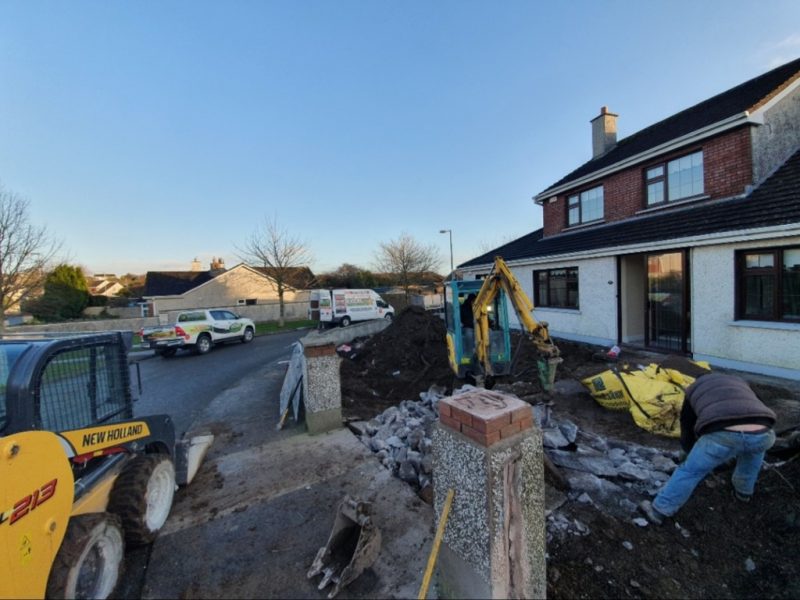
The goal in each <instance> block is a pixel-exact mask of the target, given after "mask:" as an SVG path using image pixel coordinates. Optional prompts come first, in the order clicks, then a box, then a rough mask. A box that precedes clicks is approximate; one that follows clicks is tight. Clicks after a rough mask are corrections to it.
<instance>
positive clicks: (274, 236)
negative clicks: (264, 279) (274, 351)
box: [238, 217, 311, 327]
mask: <svg viewBox="0 0 800 600" xmlns="http://www.w3.org/2000/svg"><path fill="white" fill-rule="evenodd" d="M238 250H239V253H240V255H239V256H240V258H241V259H242V260H243V261H245V262H249V263H251V264H252V263H255V264H257V265H259V266H260V267H262V268H263V269H264V272H265V274H266V275H267V276H268V277H269V278H270V279H272V280H273V281H274V282H275V287H276V288H277V290H278V303H279V305H280V318H279V325H280V326H281V327H283V325H284V323H285V316H284V315H285V312H286V311H285V306H284V300H283V297H284V294H285V293H286V290H287V289H288V288H290V287H292V286H291V282H292V281H293V277H294V275H295V274H296V273H297V271H298V270H299V269H300V268H301V267H305V266H307V265H308V263H309V262H310V261H311V252H310V251H309V249H308V247H307V246H306V244H305V242H303V241H301V240H300V239H299V238H297V237H294V236H292V235H290V234H289V233H288V232H287V231H286V230H285V229H283V228H281V227H280V226H279V225H278V219H277V217H273V218H271V219H270V218H265V219H264V223H263V224H262V225H261V226H260V227H258V228H257V229H256V230H255V231H254V232H253V233H252V235H251V236H250V238H249V239H248V240H247V242H246V244H245V246H244V248H238Z"/></svg>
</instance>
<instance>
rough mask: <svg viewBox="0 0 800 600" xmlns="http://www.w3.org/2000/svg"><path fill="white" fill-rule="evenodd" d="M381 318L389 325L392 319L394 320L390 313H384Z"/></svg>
mask: <svg viewBox="0 0 800 600" xmlns="http://www.w3.org/2000/svg"><path fill="white" fill-rule="evenodd" d="M383 318H384V319H386V320H387V321H389V323H391V322H392V319H394V315H393V314H392V313H386V314H385V315H383Z"/></svg>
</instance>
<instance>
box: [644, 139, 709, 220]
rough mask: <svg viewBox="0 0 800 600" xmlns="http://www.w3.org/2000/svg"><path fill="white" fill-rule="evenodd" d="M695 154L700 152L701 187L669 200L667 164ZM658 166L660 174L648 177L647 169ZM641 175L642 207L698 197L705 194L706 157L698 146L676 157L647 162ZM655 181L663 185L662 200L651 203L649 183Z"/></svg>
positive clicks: (659, 205) (666, 204)
mask: <svg viewBox="0 0 800 600" xmlns="http://www.w3.org/2000/svg"><path fill="white" fill-rule="evenodd" d="M695 154H700V155H701V156H700V165H701V166H702V169H703V174H702V183H703V189H702V190H701V191H700V192H699V193H696V194H690V195H689V196H682V197H680V198H675V199H673V200H670V198H669V165H670V164H672V163H675V162H677V161H679V160H681V159H684V158H688V157H691V156H694V155H695ZM658 168H660V169H661V175H658V176H656V177H653V178H650V176H649V175H648V173H649V171H652V170H653V169H658ZM642 177H643V179H644V207H645V208H659V207H662V206H668V205H670V204H675V203H676V202H684V201H686V200H689V199H691V198H699V197H701V196H703V195H705V193H706V192H705V190H706V158H705V155H704V152H703V149H702V148H699V149H697V150H694V151H692V152H689V153H687V154H682V155H681V156H676V157H674V158H671V159H669V160H663V161H661V162H656V163H652V164H649V165H647V166H646V167H645V168H644V169H643V170H642ZM657 183H660V184H662V186H663V187H662V196H663V200H661V202H653V203H651V202H650V185H652V184H657Z"/></svg>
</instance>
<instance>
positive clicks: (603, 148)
mask: <svg viewBox="0 0 800 600" xmlns="http://www.w3.org/2000/svg"><path fill="white" fill-rule="evenodd" d="M618 116H619V115H615V114H614V113H612V112H608V107H607V106H604V107H602V108H601V109H600V114H599V115H598V116H596V117H595V118H594V119H592V158H593V159H594V158H597V157H598V156H602V155H603V154H605V153H606V152H608V151H609V150H611V149H612V148H613V147H614V146H616V145H617V117H618Z"/></svg>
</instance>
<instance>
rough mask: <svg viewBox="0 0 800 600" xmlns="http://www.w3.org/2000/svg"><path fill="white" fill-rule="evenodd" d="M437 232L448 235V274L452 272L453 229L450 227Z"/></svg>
mask: <svg viewBox="0 0 800 600" xmlns="http://www.w3.org/2000/svg"><path fill="white" fill-rule="evenodd" d="M439 233H447V234H449V235H450V275H451V276H452V274H453V230H452V229H440V230H439Z"/></svg>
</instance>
